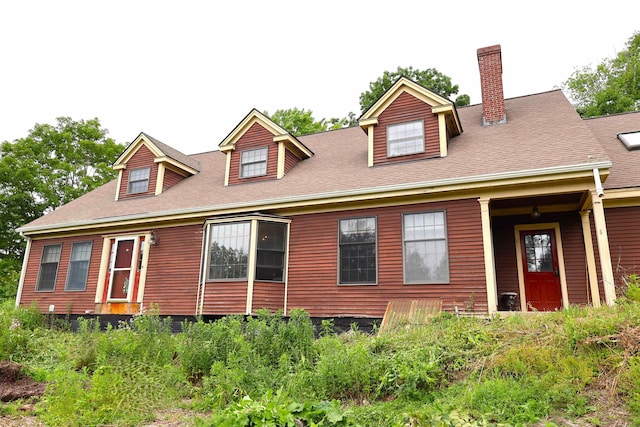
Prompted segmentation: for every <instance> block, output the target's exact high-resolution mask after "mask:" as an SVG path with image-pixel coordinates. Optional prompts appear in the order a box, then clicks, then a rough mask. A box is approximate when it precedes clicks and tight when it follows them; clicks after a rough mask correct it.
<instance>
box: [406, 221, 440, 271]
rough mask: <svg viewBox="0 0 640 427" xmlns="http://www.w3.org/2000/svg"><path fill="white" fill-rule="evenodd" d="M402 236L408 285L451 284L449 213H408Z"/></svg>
mask: <svg viewBox="0 0 640 427" xmlns="http://www.w3.org/2000/svg"><path fill="white" fill-rule="evenodd" d="M402 233H403V245H404V282H405V283H448V282H449V254H448V248H447V232H446V221H445V212H444V211H437V212H425V213H415V214H405V215H404V218H403V228H402Z"/></svg>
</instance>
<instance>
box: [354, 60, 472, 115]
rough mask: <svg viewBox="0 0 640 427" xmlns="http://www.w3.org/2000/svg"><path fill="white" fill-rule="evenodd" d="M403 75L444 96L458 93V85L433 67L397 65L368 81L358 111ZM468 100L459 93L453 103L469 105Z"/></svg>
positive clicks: (365, 109) (364, 109)
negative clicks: (394, 69) (367, 86)
mask: <svg viewBox="0 0 640 427" xmlns="http://www.w3.org/2000/svg"><path fill="white" fill-rule="evenodd" d="M403 76H404V77H407V78H408V79H411V80H413V81H414V82H416V83H418V84H419V85H421V86H424V87H425V88H427V89H429V90H430V91H432V92H435V93H437V94H438V95H440V96H443V97H445V98H449V97H451V95H455V94H457V93H458V85H453V84H451V77H449V76H446V75H445V74H442V73H441V72H440V71H438V70H436V69H435V68H427V69H424V70H418V69H414V68H413V67H408V68H403V67H398V69H397V70H396V71H385V72H384V73H383V74H382V76H380V77H378V79H377V80H376V81H374V82H371V83H369V90H367V91H365V92H362V93H361V94H360V112H361V113H364V112H365V111H367V110H368V109H369V107H371V106H372V105H373V104H374V103H375V102H376V101H377V100H378V98H380V97H381V96H382V95H383V94H384V93H385V92H386V91H387V90H388V89H389V88H390V87H391V86H393V84H394V83H395V82H396V81H398V79H399V78H400V77H403ZM470 100H471V99H470V98H469V95H460V96H459V97H458V98H457V99H456V102H455V104H456V105H457V106H459V107H461V106H464V105H469V102H470Z"/></svg>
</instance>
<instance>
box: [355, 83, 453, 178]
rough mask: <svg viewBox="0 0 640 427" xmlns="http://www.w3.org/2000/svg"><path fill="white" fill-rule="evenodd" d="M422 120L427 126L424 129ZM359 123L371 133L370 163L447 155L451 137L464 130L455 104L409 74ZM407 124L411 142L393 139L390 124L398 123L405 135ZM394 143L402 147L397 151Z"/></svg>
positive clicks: (387, 92)
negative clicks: (420, 83)
mask: <svg viewBox="0 0 640 427" xmlns="http://www.w3.org/2000/svg"><path fill="white" fill-rule="evenodd" d="M418 123H421V124H422V125H423V126H422V130H421V131H420V127H419V126H417V124H418ZM359 124H360V127H362V129H363V130H365V132H367V136H368V141H369V150H368V152H369V154H368V165H369V166H374V165H380V164H386V163H394V162H399V161H406V160H416V159H422V158H432V157H446V156H447V152H448V143H449V140H450V139H451V138H452V137H453V136H457V135H459V134H460V133H462V126H461V124H460V119H459V117H458V113H457V111H456V108H455V105H454V104H453V103H452V102H451V101H449V100H448V99H446V98H444V97H442V96H440V95H438V94H436V93H434V92H431V91H429V90H428V89H426V88H424V87H422V86H420V85H418V84H417V83H415V82H413V81H411V80H409V79H407V78H406V77H401V78H400V79H398V81H397V82H396V83H395V84H394V85H393V86H392V87H391V88H390V89H389V90H387V91H386V92H385V93H384V94H383V95H382V96H381V97H380V98H379V99H378V100H377V101H376V102H375V103H374V104H373V105H372V106H371V107H370V108H369V109H368V110H367V111H366V112H365V113H364V114H363V115H362V117H361V118H360V121H359ZM405 124H406V128H407V129H409V128H411V129H412V131H411V132H413V133H412V134H411V135H409V136H408V137H407V138H406V139H408V142H407V141H402V138H400V139H399V140H392V137H390V135H393V134H394V131H390V126H395V125H397V126H398V128H397V129H400V130H399V132H400V134H401V136H402V134H403V133H406V131H405V129H404V128H403V127H404V126H405ZM393 138H395V137H393ZM393 144H400V145H401V149H400V150H395V149H394V148H393ZM402 144H404V146H403V145H402Z"/></svg>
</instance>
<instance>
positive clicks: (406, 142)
mask: <svg viewBox="0 0 640 427" xmlns="http://www.w3.org/2000/svg"><path fill="white" fill-rule="evenodd" d="M422 152H424V121H422V120H416V121H413V122H407V123H400V124H397V125H389V126H387V155H388V156H389V157H393V156H404V155H406V154H415V153H422Z"/></svg>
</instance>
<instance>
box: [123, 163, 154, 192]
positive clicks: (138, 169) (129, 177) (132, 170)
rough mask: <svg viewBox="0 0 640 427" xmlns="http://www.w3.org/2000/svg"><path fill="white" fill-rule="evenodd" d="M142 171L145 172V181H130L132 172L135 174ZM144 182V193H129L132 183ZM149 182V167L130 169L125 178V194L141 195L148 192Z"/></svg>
mask: <svg viewBox="0 0 640 427" xmlns="http://www.w3.org/2000/svg"><path fill="white" fill-rule="evenodd" d="M142 170H146V171H147V177H146V178H145V179H136V180H133V181H132V180H131V174H132V173H133V172H137V171H142ZM143 181H146V182H147V188H146V189H145V190H144V191H131V184H133V183H138V182H143ZM150 181H151V167H150V166H146V167H143V168H136V169H131V170H130V171H129V175H128V177H127V194H143V193H146V192H148V191H149V184H150Z"/></svg>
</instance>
